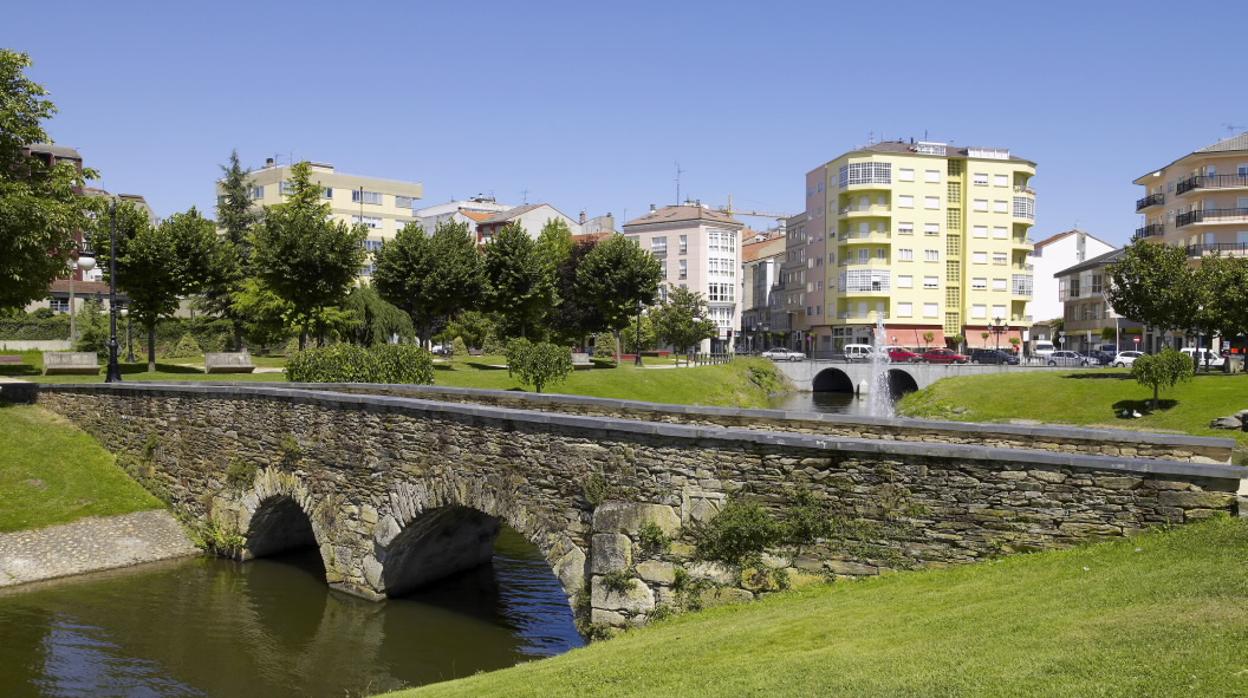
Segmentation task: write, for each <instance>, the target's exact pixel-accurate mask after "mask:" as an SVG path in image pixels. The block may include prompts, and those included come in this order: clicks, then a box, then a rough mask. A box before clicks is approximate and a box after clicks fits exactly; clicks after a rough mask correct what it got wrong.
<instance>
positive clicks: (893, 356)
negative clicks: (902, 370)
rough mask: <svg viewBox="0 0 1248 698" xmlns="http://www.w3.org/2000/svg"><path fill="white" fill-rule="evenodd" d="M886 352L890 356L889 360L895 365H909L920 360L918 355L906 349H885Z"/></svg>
mask: <svg viewBox="0 0 1248 698" xmlns="http://www.w3.org/2000/svg"><path fill="white" fill-rule="evenodd" d="M884 352H885V353H886V354H888V360H889V361H892V362H893V363H895V364H908V363H912V362H915V361H918V360H919V355H918V354H916V353H914V352H912V351H910V350H909V349H907V348H905V347H898V346H889V347H884Z"/></svg>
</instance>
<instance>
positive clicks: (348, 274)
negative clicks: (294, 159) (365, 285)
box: [251, 162, 367, 349]
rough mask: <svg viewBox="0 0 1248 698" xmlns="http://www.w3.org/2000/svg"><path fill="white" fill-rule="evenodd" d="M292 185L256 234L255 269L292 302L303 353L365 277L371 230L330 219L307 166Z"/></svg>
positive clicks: (294, 171) (300, 166) (295, 173)
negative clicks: (312, 334) (327, 314)
mask: <svg viewBox="0 0 1248 698" xmlns="http://www.w3.org/2000/svg"><path fill="white" fill-rule="evenodd" d="M290 184H291V194H290V197H289V198H288V199H287V201H286V202H285V203H281V204H278V205H276V206H271V207H268V208H267V209H266V211H265V215H264V220H262V221H261V222H260V223H259V224H257V225H256V226H255V228H254V230H253V231H252V238H251V241H252V246H253V257H252V264H253V268H254V271H255V274H256V275H257V276H258V277H259V278H260V279H261V280H263V281H264V284H265V286H267V287H268V288H269V289H271V290H272V291H273V292H274V293H276V294H277V295H278V296H279V297H280V298H282V299H283V300H285V301H286V302H288V303H290V305H291V314H292V317H291V320H292V321H293V322H294V324H295V325H296V326H297V327H298V328H299V348H300V349H303V348H304V347H306V346H307V340H308V331H309V330H310V329H313V327H314V323H315V322H316V321H317V318H318V317H322V316H323V312H324V310H325V309H326V308H329V307H332V306H335V305H338V304H339V303H341V302H342V300H343V299H344V298H345V297H346V295H347V291H348V289H350V287H351V284H352V282H353V281H354V280H355V278H356V276H357V275H358V274H359V271H360V266H361V265H362V264H363V263H364V258H365V252H364V238H365V237H366V236H367V229H366V228H365V227H364V226H363V225H362V224H357V225H354V226H350V225H347V224H346V223H344V222H342V221H336V220H333V219H331V218H330V216H329V213H330V208H329V204H326V203H323V202H322V201H321V188H320V186H318V185H317V184H314V183H313V182H312V174H311V168H310V166H309V165H308V163H307V162H300V163H297V164H296V165H295V166H294V167H292V168H291V175H290Z"/></svg>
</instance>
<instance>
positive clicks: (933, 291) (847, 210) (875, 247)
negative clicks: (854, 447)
mask: <svg viewBox="0 0 1248 698" xmlns="http://www.w3.org/2000/svg"><path fill="white" fill-rule="evenodd" d="M1035 172H1036V165H1035V163H1034V162H1031V161H1029V160H1025V159H1023V158H1020V157H1017V156H1014V155H1011V154H1010V152H1009V151H1008V150H1006V149H1004V148H977V147H960V146H953V145H949V144H946V143H937V142H927V141H919V142H914V141H908V142H907V141H888V142H881V143H875V144H872V145H869V146H865V147H863V148H859V149H856V150H853V151H850V152H848V153H845V154H844V155H841V156H840V157H838V158H836V159H835V160H832V161H831V162H828V163H826V164H824V165H821V166H820V167H818V168H816V169H815V170H812V171H811V172H810V173H808V175H807V194H808V196H807V208H806V216H805V218H806V229H805V230H804V231H803V235H802V236H801V239H802V240H803V241H804V244H806V245H807V246H809V247H810V248H811V249H810V250H802V251H798V254H796V255H794V254H792V253H793V252H794V250H793V249H792V247H790V250H789V252H790V254H789V256H788V259H789V260H790V261H789V262H787V263H786V269H785V271H786V272H787V275H786V287H787V288H788V292H789V293H790V294H791V293H792V292H793V290H794V289H792V288H791V283H792V282H793V281H795V280H798V279H802V278H803V277H804V286H803V287H802V288H800V289H797V291H798V295H799V297H804V302H803V303H801V304H800V306H801V307H799V308H798V309H797V310H798V312H796V313H795V321H796V322H795V328H794V329H799V330H801V331H802V332H804V333H805V335H806V336H805V345H806V346H805V348H806V349H807V350H808V351H810V352H813V354H814V355H816V356H818V355H820V354H823V353H825V352H834V351H837V350H839V349H840V348H841V347H843V346H844V345H845V344H850V343H870V341H871V339H872V336H873V335H874V333H875V328H876V324H877V321H882V322H883V323H884V326H885V333H886V335H885V341H886V342H887V343H890V344H894V343H895V344H901V345H904V346H938V347H941V346H945V345H946V343H950V344H951V343H952V342H951V341H950V342H947V340H949V339H950V338H952V337H954V336H956V335H959V334H961V335H963V336H965V337H966V342H967V344H968V345H970V346H972V347H974V346H994V344H995V343H996V342H998V341H999V342H1000V344H1001V345H1002V346H1005V345H1007V344H1008V342H1009V338H1010V337H1018V338H1020V340H1023V339H1026V338H1025V337H1024V331H1025V330H1026V328H1028V327H1029V326H1030V325H1031V318H1030V317H1029V314H1028V303H1029V302H1030V300H1031V295H1032V268H1031V264H1030V260H1029V255H1030V253H1031V251H1032V243H1031V240H1030V239H1029V238H1028V234H1029V232H1030V230H1031V227H1032V225H1033V224H1034V222H1035V210H1036V197H1035V192H1034V191H1033V190H1032V188H1031V178H1032V177H1033V176H1034V175H1035ZM794 259H796V260H798V261H799V262H800V264H799V265H798V266H802V267H805V268H804V269H801V270H797V269H794V268H793V266H792V260H794ZM820 269H822V272H820V271H819V270H820ZM795 272H796V273H795ZM984 332H989V333H990V337H989V339H988V340H984V339H983V338H982V335H983V333H984ZM925 335H926V336H930V337H931V339H930V340H928V339H926V337H925Z"/></svg>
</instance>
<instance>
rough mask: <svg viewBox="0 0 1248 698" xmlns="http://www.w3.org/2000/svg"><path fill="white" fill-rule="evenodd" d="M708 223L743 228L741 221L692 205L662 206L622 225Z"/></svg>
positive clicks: (719, 212)
mask: <svg viewBox="0 0 1248 698" xmlns="http://www.w3.org/2000/svg"><path fill="white" fill-rule="evenodd" d="M694 221H698V222H702V221H705V222H708V223H725V224H727V225H733V226H737V227H744V224H742V223H741V221H739V220H737V219H736V218H733V217H732V216H730V215H728V214H727V213H723V212H722V211H716V210H714V209H709V208H706V207H704V206H696V205H693V204H690V205H687V206H664V207H663V208H661V209H659V210H657V211H651V212H649V213H647V214H646V215H644V216H642V217H640V218H634V219H633V220H631V221H628V222H627V223H625V224H624V227H625V228H628V227H629V226H634V225H654V224H658V223H682V222H694Z"/></svg>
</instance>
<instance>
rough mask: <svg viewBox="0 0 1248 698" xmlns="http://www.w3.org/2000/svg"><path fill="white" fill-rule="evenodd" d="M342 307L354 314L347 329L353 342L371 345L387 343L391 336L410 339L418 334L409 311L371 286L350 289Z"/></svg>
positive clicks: (366, 345)
mask: <svg viewBox="0 0 1248 698" xmlns="http://www.w3.org/2000/svg"><path fill="white" fill-rule="evenodd" d="M342 307H343V310H346V311H348V312H350V313H351V314H352V315H353V316H354V321H353V322H352V323H351V325H350V326H349V327H348V329H347V332H348V337H347V338H348V339H349V340H350V341H351V343H353V344H359V345H361V346H365V347H371V346H374V345H378V344H387V343H389V342H390V338H391V337H398V338H399V339H407V340H410V339H411V338H412V336H413V335H415V332H414V331H413V329H412V319H411V318H410V317H408V315H407V313H405V312H403V311H402V310H400V309H398V308H396V307H395V306H393V305H391V304H389V303H387V302H386V301H385V300H383V299H382V297H381V295H380V294H378V293H377V290H376V289H374V288H373V287H372V286H368V285H364V286H356V287H355V288H353V289H351V292H350V293H348V294H347V299H346V301H345V302H344V303H343V306H342Z"/></svg>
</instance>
